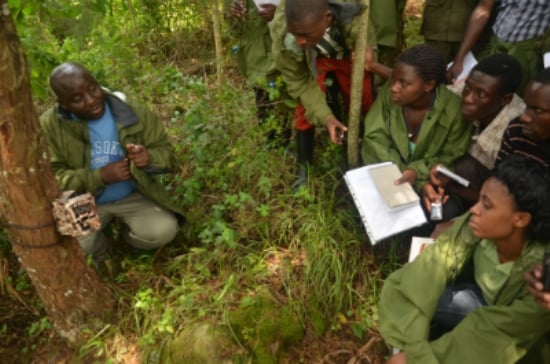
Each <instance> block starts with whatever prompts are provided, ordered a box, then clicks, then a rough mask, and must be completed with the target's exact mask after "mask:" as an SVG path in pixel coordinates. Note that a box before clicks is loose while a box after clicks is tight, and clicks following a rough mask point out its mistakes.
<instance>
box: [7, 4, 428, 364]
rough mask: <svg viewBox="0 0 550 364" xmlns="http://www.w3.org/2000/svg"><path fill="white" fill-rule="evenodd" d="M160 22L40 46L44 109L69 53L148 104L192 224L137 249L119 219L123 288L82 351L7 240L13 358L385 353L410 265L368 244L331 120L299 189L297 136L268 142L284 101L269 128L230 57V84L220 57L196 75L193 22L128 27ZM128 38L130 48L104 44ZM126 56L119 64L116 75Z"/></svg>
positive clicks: (115, 256)
mask: <svg viewBox="0 0 550 364" xmlns="http://www.w3.org/2000/svg"><path fill="white" fill-rule="evenodd" d="M98 3H99V2H98ZM166 3H167V4H171V5H172V6H176V5H177V4H176V3H178V1H175V0H174V1H171V2H166ZM193 4H194V3H192V4H191V5H193ZM166 6H167V5H166ZM193 6H195V7H197V6H199V5H196V4H195V5H193ZM190 7H191V10H193V9H195V8H193V7H192V6H190ZM134 10H135V9H134ZM195 10H196V9H195ZM111 16H112V15H111ZM164 16H165V17H166V15H164ZM147 19H148V18H145V17H143V18H142V17H138V16H136V17H135V18H134V19H133V20H132V21H127V22H126V23H125V24H126V25H127V27H126V28H124V27H122V28H120V29H119V28H115V23H114V22H112V21H109V19H108V17H105V18H104V19H103V20H102V22H101V24H102V27H98V28H95V29H93V30H90V32H89V33H87V36H86V37H82V38H79V37H68V36H67V37H66V38H65V41H64V42H63V43H59V42H58V43H55V45H52V44H53V43H54V42H52V44H50V45H49V47H50V48H52V49H50V50H49V51H48V52H45V51H43V50H41V49H42V48H40V47H38V48H33V51H34V52H37V54H38V55H39V56H40V55H42V56H43V57H42V56H40V57H38V56H37V55H36V54H34V55H32V54H31V63H32V59H40V60H41V61H43V63H42V64H41V66H40V67H41V68H38V65H37V62H36V61H35V63H34V64H35V67H37V68H36V70H35V72H33V75H34V78H33V80H34V81H33V82H35V83H38V86H36V87H34V88H33V89H38V90H42V91H41V92H37V96H38V97H37V99H38V100H41V101H38V102H37V109H38V111H42V110H44V109H45V108H46V107H48V106H49V105H51V104H52V102H53V99H52V97H51V94H48V92H46V91H45V90H46V88H45V79H44V78H45V77H46V76H45V75H47V72H45V70H47V69H51V66H52V65H53V64H55V63H57V62H60V61H63V60H67V59H71V60H76V61H79V62H82V63H83V64H85V65H87V66H88V67H89V68H90V69H91V70H92V71H93V72H94V73H95V74H96V75H97V76H98V79H99V80H100V81H101V82H102V83H103V84H105V85H108V86H109V87H110V88H112V89H114V90H122V91H125V92H128V93H129V94H131V95H132V96H137V97H139V98H141V99H143V100H144V102H146V103H147V104H149V105H150V106H151V107H152V109H153V110H154V111H155V112H156V113H157V115H159V117H160V118H161V120H162V121H163V122H164V123H165V126H166V128H167V130H168V133H169V135H170V138H171V141H172V143H173V145H174V147H175V150H176V153H177V158H178V161H179V169H178V170H177V171H175V172H174V173H173V174H172V175H169V176H166V180H165V182H166V186H167V188H168V189H169V190H170V191H171V193H172V194H173V196H174V199H176V200H177V201H178V202H179V203H180V204H181V205H182V206H184V207H185V210H186V211H187V214H186V217H187V220H188V222H187V224H186V225H185V226H184V227H183V228H182V229H181V231H180V233H179V234H178V236H177V238H176V239H175V241H174V242H173V243H171V244H169V245H168V246H166V247H164V248H162V249H160V250H159V251H156V252H151V253H149V252H139V251H135V250H133V249H132V248H130V247H128V246H126V245H125V244H124V243H123V242H122V241H120V240H119V239H118V236H117V226H116V224H115V226H114V227H113V229H111V231H112V234H113V238H114V241H115V244H114V247H113V250H112V252H111V254H112V256H111V258H110V259H109V264H108V269H106V270H105V271H103V272H102V273H101V275H102V278H103V280H104V281H105V282H106V283H107V285H108V287H109V288H110V289H112V290H113V291H114V292H115V294H116V297H117V315H118V317H117V318H116V320H115V321H113V322H112V323H110V324H108V325H106V326H105V327H104V328H103V329H102V330H101V331H99V332H90V333H88V340H87V341H86V343H85V345H83V346H81V347H78V348H70V347H68V346H66V344H65V343H64V342H63V341H62V340H61V339H59V338H58V337H57V336H56V334H55V332H54V330H53V328H52V325H51V323H50V322H49V320H48V319H47V317H46V316H45V314H44V311H43V309H42V307H41V303H40V302H39V300H38V298H37V297H36V296H35V295H34V291H33V288H32V286H31V284H30V280H29V279H28V277H27V276H26V273H25V272H24V271H23V270H22V269H21V268H20V267H19V264H18V263H17V260H16V258H15V257H14V256H13V254H12V253H11V248H10V243H9V241H7V239H6V238H4V237H2V239H0V296H1V299H0V337H1V338H2V340H1V341H2V345H0V356H1V357H2V358H7V361H4V360H3V362H6V363H28V362H34V363H44V362H52V363H79V362H84V363H140V362H143V363H169V362H172V363H382V362H383V357H384V355H386V353H387V348H386V347H385V345H384V344H383V342H382V340H381V339H380V337H379V334H378V332H377V302H378V294H379V289H380V287H381V283H382V279H383V277H384V275H385V274H386V273H387V272H390V271H391V270H393V269H395V267H396V265H397V264H398V263H397V262H396V259H395V257H394V255H393V254H392V253H391V252H388V251H390V250H391V249H389V248H388V249H379V251H375V250H373V248H372V246H371V245H370V243H369V242H368V241H367V238H366V234H365V232H364V229H363V227H362V224H361V221H360V218H359V216H358V214H357V212H356V210H355V207H354V206H353V202H352V201H351V198H350V197H349V194H348V191H347V189H346V186H345V184H344V183H343V179H342V174H343V173H344V172H345V170H346V168H347V166H346V157H345V146H335V145H331V144H330V143H329V142H328V137H327V135H326V132H324V131H322V130H318V131H317V140H318V143H317V146H316V150H315V153H316V155H315V163H316V166H315V168H314V169H312V171H311V178H310V180H309V183H308V185H307V186H306V187H305V188H301V189H299V190H298V191H293V189H292V182H293V180H294V169H295V165H296V161H295V157H294V149H293V143H291V144H290V145H289V146H285V145H283V146H280V145H279V146H274V145H272V143H269V142H267V139H266V134H267V132H268V129H269V128H272V127H274V126H276V125H278V124H280V121H281V120H282V119H283V118H284V117H285V112H280V110H281V109H283V110H284V109H285V107H284V106H281V107H279V108H278V109H279V113H278V114H277V115H274V116H273V117H272V120H271V121H270V122H268V123H267V124H266V125H264V126H263V127H260V126H259V125H258V122H257V118H256V114H255V108H254V99H253V93H252V91H251V89H249V88H248V86H246V85H245V83H244V81H243V80H242V79H241V78H240V76H238V75H237V73H236V70H235V69H234V67H233V66H232V61H231V60H230V59H229V57H230V56H229V53H230V52H228V59H227V60H224V62H226V64H228V65H229V66H228V67H226V69H225V81H224V83H223V84H222V85H221V86H217V85H216V84H215V76H214V75H212V74H209V73H208V72H209V70H208V69H209V67H205V66H201V67H198V68H196V67H195V68H193V72H189V68H188V66H189V65H197V64H199V65H204V64H205V62H204V61H201V59H207V58H208V56H211V53H209V52H210V51H208V50H203V51H201V52H195V53H193V52H189V51H188V50H189V49H191V48H192V47H193V44H194V45H198V44H199V43H198V42H197V43H193V44H191V45H189V44H188V45H187V48H185V51H180V52H178V51H177V39H178V38H177V37H180V38H181V39H184V38H186V36H185V34H184V33H177V34H176V35H175V36H174V37H172V38H168V37H166V35H164V36H163V37H160V36H158V34H160V33H158V34H157V33H153V32H151V33H139V36H135V37H134V38H132V39H130V38H127V37H128V36H129V35H131V34H133V33H132V31H133V30H135V29H137V28H138V27H140V29H141V28H143V27H147V26H150V25H149V22H150V20H147ZM174 19H175V18H172V17H167V18H166V19H164V21H166V22H167V21H174ZM111 20H112V19H111ZM412 21H413V23H414V26H416V27H417V19H416V18H412ZM25 25H26V26H27V27H28V29H30V30H29V31H28V32H27V31H24V37H23V40H24V42H25V39H26V41H27V42H34V43H36V37H37V35H36V34H35V33H34V32H33V31H31V30H33V29H34V28H32V27H31V25H30V24H23V26H25ZM23 26H21V28H19V29H25V28H24V27H23ZM117 26H118V27H121V25H120V24H118V25H117ZM58 28H59V29H63V28H62V24H57V25H56V26H51V25H50V26H49V27H48V28H47V30H48V31H47V32H45V33H43V34H42V35H40V36H41V37H42V36H46V37H54V36H55V35H56V32H57V33H58V32H59V31H60V30H59V29H58ZM193 29H195V30H193V31H194V32H196V33H197V32H198V33H200V34H202V33H201V32H204V30H202V29H203V28H201V27H196V28H193ZM66 31H67V30H66ZM44 34H45V35H44ZM113 34H114V36H113ZM154 34H157V36H155V35H154ZM57 36H58V35H57ZM25 37H26V38H25ZM155 37H156V38H155ZM407 37H409V36H407ZM168 39H170V41H168ZM414 42H416V40H413V43H414ZM121 43H122V44H123V45H124V46H126V47H123V46H121ZM44 44H45V43H44ZM44 44H42V45H41V46H44ZM60 44H61V45H60ZM83 44H88V45H89V46H88V47H83ZM227 44H228V45H230V44H231V40H230V39H228V40H227ZM94 45H103V46H102V47H99V46H94ZM152 45H155V47H151V46H152ZM27 46H28V45H27ZM115 46H116V47H117V48H116V49H118V54H117V53H116V52H111V53H105V49H109V47H115ZM153 48H154V49H153ZM228 48H229V47H228ZM195 49H197V48H195ZM41 52H42V53H44V54H46V55H47V56H46V55H44V54H42V53H41ZM188 52H189V53H188ZM54 54H55V56H54ZM190 54H193V56H192V57H190ZM184 65H185V66H184ZM31 66H32V64H31ZM117 67H118V68H119V69H120V72H110V70H113V69H117ZM196 69H199V70H200V71H199V72H198V73H197V72H195V71H196ZM40 85H41V86H40ZM279 86H280V85H279ZM272 94H273V95H274V96H277V94H278V92H276V91H275V90H274V91H273V92H272ZM273 102H277V103H281V102H282V101H280V99H278V98H275V100H274V101H273ZM288 112H289V111H288V110H287V113H288Z"/></svg>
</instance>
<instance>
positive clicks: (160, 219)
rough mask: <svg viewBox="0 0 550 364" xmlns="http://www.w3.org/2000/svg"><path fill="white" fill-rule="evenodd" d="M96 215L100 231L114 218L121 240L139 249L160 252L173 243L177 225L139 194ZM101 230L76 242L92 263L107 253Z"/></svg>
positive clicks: (105, 206) (108, 205)
mask: <svg viewBox="0 0 550 364" xmlns="http://www.w3.org/2000/svg"><path fill="white" fill-rule="evenodd" d="M97 214H98V216H99V219H100V221H101V230H103V229H104V228H105V227H106V226H107V225H108V224H109V223H110V222H111V221H112V220H113V219H114V218H115V217H116V218H119V219H120V220H121V221H122V223H123V225H122V229H121V232H120V234H121V236H122V238H123V239H124V241H126V242H127V243H128V244H130V245H131V246H133V247H135V248H138V249H143V250H151V249H155V248H159V247H161V246H163V245H165V244H167V243H169V242H170V241H172V240H173V239H174V237H175V236H176V233H177V231H178V221H177V219H176V216H175V215H174V214H173V213H172V212H170V211H168V210H166V209H164V208H162V207H161V206H159V205H158V204H157V203H155V202H154V201H152V200H150V199H148V198H146V197H145V196H143V195H142V194H141V193H138V192H134V193H132V194H131V195H130V196H128V197H126V198H124V199H122V200H119V201H115V202H111V203H106V204H102V205H97ZM101 230H100V231H97V232H95V233H92V234H90V235H86V236H83V237H80V238H78V242H79V244H80V246H81V247H82V249H84V251H85V252H86V254H88V255H91V256H92V257H93V258H94V260H101V258H102V257H103V256H104V254H105V252H106V250H107V245H108V242H107V239H106V237H105V235H104V234H103V232H102V231H101Z"/></svg>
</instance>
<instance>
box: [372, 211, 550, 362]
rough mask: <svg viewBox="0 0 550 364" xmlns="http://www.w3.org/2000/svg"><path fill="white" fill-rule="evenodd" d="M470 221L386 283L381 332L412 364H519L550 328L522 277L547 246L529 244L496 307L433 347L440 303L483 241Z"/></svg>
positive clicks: (474, 315) (548, 315) (472, 316)
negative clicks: (433, 325) (431, 333)
mask: <svg viewBox="0 0 550 364" xmlns="http://www.w3.org/2000/svg"><path fill="white" fill-rule="evenodd" d="M469 216H470V215H469V214H465V215H463V216H461V217H460V218H459V219H457V221H455V223H454V224H453V226H452V227H451V229H450V230H448V231H447V232H446V233H444V234H442V235H441V237H439V238H438V239H437V241H436V242H435V243H434V244H432V245H429V246H428V247H426V249H425V250H424V251H423V252H422V253H421V254H420V255H419V256H418V257H417V258H416V259H415V260H414V261H413V262H412V263H409V264H406V265H405V266H403V267H402V268H401V269H399V270H397V271H396V272H394V273H392V274H391V275H390V276H389V277H388V278H387V279H386V281H385V282H384V287H383V288H382V293H381V297H380V308H379V309H380V318H379V326H380V332H381V333H382V336H383V337H384V339H385V340H386V342H387V343H388V344H390V345H392V346H393V347H397V348H400V349H402V350H403V351H404V352H405V354H406V355H407V363H408V364H416V363H418V364H432V363H433V364H437V363H445V364H464V363H471V364H477V363H480V364H481V363H495V364H496V363H498V364H507V363H510V364H511V363H516V362H517V361H518V360H519V359H520V358H521V357H523V356H524V355H525V354H526V352H527V350H528V349H529V348H531V347H532V346H533V345H534V344H535V343H536V342H537V341H538V340H539V339H540V338H541V336H542V335H543V334H544V333H545V332H546V331H547V330H548V329H549V328H550V312H549V311H547V310H545V309H543V308H541V307H539V306H538V305H537V304H536V303H535V301H534V299H533V297H532V296H531V295H530V294H529V293H528V292H527V288H526V283H525V280H524V279H523V272H525V271H526V270H527V269H528V268H529V267H530V266H531V265H532V264H533V263H535V262H540V261H541V260H542V256H543V254H544V245H543V244H541V243H538V242H529V243H528V244H527V245H526V246H525V248H524V249H523V251H522V253H521V256H520V257H519V259H518V260H516V262H515V263H514V266H513V268H512V271H511V273H510V277H509V278H508V281H507V282H506V283H505V285H504V286H503V288H502V289H501V291H500V292H499V293H498V295H497V296H496V299H495V303H494V304H493V305H489V306H484V307H481V308H478V309H476V310H474V311H472V312H470V313H469V314H468V315H467V316H466V318H465V319H464V320H463V321H462V322H461V323H460V324H459V325H458V326H457V327H455V329H454V330H452V331H451V332H449V333H447V334H445V335H443V336H442V337H440V338H439V339H438V340H435V341H431V342H428V333H429V328H430V321H431V318H432V317H433V315H434V312H435V310H436V307H437V303H438V300H439V297H440V296H441V294H442V293H443V291H444V289H445V286H446V285H447V284H448V283H449V282H450V281H452V279H453V278H454V277H455V276H456V275H457V274H458V273H459V272H460V271H461V270H462V269H463V267H464V266H465V263H466V262H467V261H468V260H469V259H470V258H471V257H472V254H473V252H474V250H475V248H476V246H477V244H478V243H479V242H480V241H481V239H479V238H476V237H475V236H474V235H473V234H472V232H471V230H470V228H469V226H468V220H469ZM542 362H543V361H536V363H542ZM531 363H533V364H534V363H535V362H532V361H531Z"/></svg>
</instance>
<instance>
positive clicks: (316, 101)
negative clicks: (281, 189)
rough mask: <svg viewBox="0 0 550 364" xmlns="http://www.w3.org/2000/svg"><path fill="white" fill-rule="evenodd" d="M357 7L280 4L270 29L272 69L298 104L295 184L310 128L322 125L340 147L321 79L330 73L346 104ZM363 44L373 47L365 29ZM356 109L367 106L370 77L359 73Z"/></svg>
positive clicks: (340, 127) (308, 160) (296, 1)
mask: <svg viewBox="0 0 550 364" xmlns="http://www.w3.org/2000/svg"><path fill="white" fill-rule="evenodd" d="M363 11H364V9H363V7H362V6H361V4H360V3H359V2H358V1H349V0H348V1H333V0H293V1H288V2H286V3H285V1H284V0H283V1H281V4H280V5H279V7H278V8H277V11H276V13H275V18H274V19H273V21H272V22H271V24H270V28H271V35H272V39H273V57H274V59H275V65H276V67H277V68H278V69H279V71H281V74H282V77H283V80H284V81H285V83H286V86H287V91H288V93H289V95H290V96H291V97H292V98H293V99H295V100H296V101H298V103H299V105H298V107H297V108H296V110H295V114H294V124H295V127H296V130H297V134H296V140H297V152H298V153H297V154H298V180H297V183H296V184H295V186H296V187H297V186H299V185H302V184H304V183H305V181H306V178H307V168H308V166H309V165H311V164H312V162H313V141H314V126H326V128H327V129H328V132H329V135H330V139H331V141H332V142H333V143H336V144H341V143H342V142H343V137H344V133H345V131H346V130H347V128H346V126H345V125H344V124H343V123H342V122H341V120H338V118H337V116H335V114H334V112H333V111H332V110H331V108H330V107H329V105H328V103H327V99H326V97H325V90H326V88H327V86H328V85H327V82H325V81H327V75H328V74H329V73H332V74H334V78H335V80H336V82H337V83H338V86H339V89H340V92H341V94H342V96H343V99H344V103H345V104H349V94H350V84H351V82H350V81H351V56H352V52H353V49H354V45H355V40H356V38H357V25H358V22H359V19H360V15H361V13H362V12H363ZM368 36H369V44H371V45H372V44H376V42H375V41H374V39H375V34H374V30H373V28H372V27H371V28H370V29H369V32H368ZM361 103H362V110H363V112H366V111H367V110H368V108H369V107H370V104H371V103H372V78H371V75H370V73H367V72H366V73H365V78H364V82H363V95H362V102H361Z"/></svg>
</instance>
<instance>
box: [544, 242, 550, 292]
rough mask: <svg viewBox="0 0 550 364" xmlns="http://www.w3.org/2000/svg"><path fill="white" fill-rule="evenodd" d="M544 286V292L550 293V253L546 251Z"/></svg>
mask: <svg viewBox="0 0 550 364" xmlns="http://www.w3.org/2000/svg"><path fill="white" fill-rule="evenodd" d="M542 284H543V286H544V292H550V251H545V252H544V257H543V258H542Z"/></svg>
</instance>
